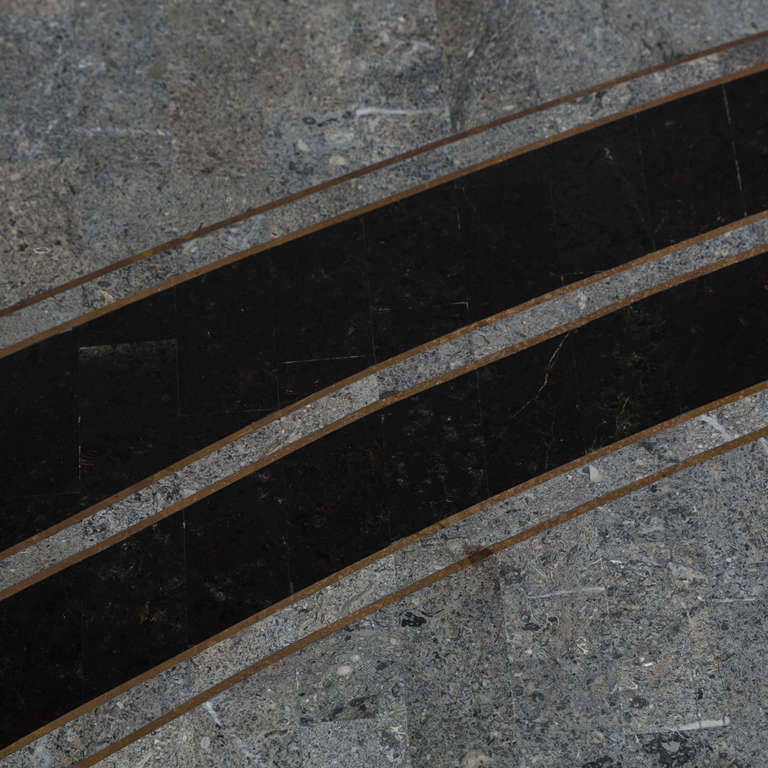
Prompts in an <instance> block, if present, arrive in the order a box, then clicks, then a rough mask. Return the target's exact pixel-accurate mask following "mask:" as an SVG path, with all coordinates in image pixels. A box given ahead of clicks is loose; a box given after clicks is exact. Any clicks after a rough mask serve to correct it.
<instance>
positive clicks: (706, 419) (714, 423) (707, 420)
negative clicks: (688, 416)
mask: <svg viewBox="0 0 768 768" xmlns="http://www.w3.org/2000/svg"><path fill="white" fill-rule="evenodd" d="M698 420H699V421H701V422H703V423H704V424H709V426H710V427H712V429H714V430H715V431H716V432H717V433H718V434H720V435H721V436H722V437H724V438H725V439H726V440H733V435H731V433H730V432H729V431H728V430H727V429H726V428H725V427H724V426H723V425H722V424H721V423H720V422H719V421H718V420H717V416H714V415H712V414H707V415H705V416H699V418H698Z"/></svg>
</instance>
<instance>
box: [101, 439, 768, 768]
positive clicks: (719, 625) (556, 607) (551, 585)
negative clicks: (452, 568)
mask: <svg viewBox="0 0 768 768" xmlns="http://www.w3.org/2000/svg"><path fill="white" fill-rule="evenodd" d="M670 445H671V444H670ZM766 491H768V453H767V452H766V450H765V447H764V446H763V445H761V444H760V443H759V442H753V443H750V444H747V445H744V446H742V447H740V448H738V449H735V450H733V451H731V452H728V453H725V454H723V455H721V456H718V457H716V458H713V459H709V460H708V461H706V462H704V463H703V464H699V465H697V466H694V467H691V468H689V469H686V470H683V471H681V472H679V473H677V474H675V475H673V476H671V477H669V478H666V479H665V480H663V481H661V482H659V483H657V484H654V485H650V486H647V487H645V488H643V489H640V490H638V491H636V492H634V493H632V494H630V495H628V496H625V497H623V498H621V499H618V500H616V501H613V502H610V503H608V504H606V505H604V506H602V507H599V508H597V509H595V510H593V511H592V512H590V513H589V514H587V515H585V516H582V517H580V518H576V519H574V520H572V521H570V522H568V523H566V524H564V525H562V526H559V527H557V528H554V529H552V530H550V531H548V532H547V533H545V534H543V535H540V536H537V537H534V538H532V539H529V540H526V541H524V542H522V543H520V544H518V545H516V546H514V547H512V548H509V549H507V550H504V551H503V552H500V553H499V554H497V555H495V556H494V557H493V558H491V559H489V560H486V561H484V562H483V563H482V564H480V565H476V566H472V567H470V568H468V569H465V570H463V571H460V572H459V573H457V574H454V575H453V576H450V577H448V578H446V579H443V580H441V581H439V582H437V583H435V584H433V585H431V586H429V587H427V588H424V589H422V590H419V591H418V592H415V593H413V594H412V595H409V596H408V597H406V598H404V599H401V600H399V601H397V602H395V603H393V604H391V605H389V606H387V607H385V608H383V609H381V610H379V611H377V612H376V613H374V614H372V615H370V616H368V617H366V618H365V619H362V620H361V621H358V622H355V623H353V624H351V625H349V626H348V627H346V628H345V629H342V630H339V631H337V632H335V633H334V634H332V635H330V636H328V637H327V638H324V639H323V640H320V641H318V642H316V643H314V644H312V645H310V646H308V647H306V648H305V649H303V650H302V651H300V652H298V653H296V654H294V655H292V656H290V657H288V658H287V659H285V660H283V661H282V662H280V663H279V665H275V666H273V667H269V668H267V669H266V670H265V671H263V672H259V673H256V674H255V675H254V676H252V677H250V678H248V679H246V680H245V681H243V682H241V683H238V684H236V685H234V686H233V687H232V688H230V689H229V690H227V691H225V692H223V693H221V694H219V695H218V696H216V697H215V698H213V699H211V700H210V701H208V702H206V703H204V704H202V705H200V706H198V707H197V708H195V709H193V710H191V711H190V712H189V713H187V714H185V715H182V716H181V717H179V718H177V719H175V720H173V721H171V722H170V723H168V724H167V725H165V726H163V727H161V728H160V729H158V730H157V731H155V732H154V733H152V734H150V735H148V736H146V737H144V738H142V739H139V740H138V741H136V742H134V743H132V744H130V745H129V746H127V747H125V748H124V749H122V750H121V751H119V752H117V753H115V754H114V755H111V756H109V757H107V758H105V759H104V760H102V761H101V762H100V763H98V765H99V766H104V768H118V766H119V767H120V768H123V767H124V766H125V767H126V768H127V766H134V765H142V766H160V765H166V764H173V765H175V763H169V762H165V761H166V760H168V755H169V754H172V752H170V751H169V750H171V749H172V748H171V746H170V745H172V744H175V745H176V747H177V749H178V750H179V751H182V750H185V749H186V751H185V752H184V754H185V756H188V757H187V760H188V762H187V763H186V765H188V766H190V767H191V768H195V767H196V766H227V765H248V764H267V765H278V764H279V765H281V766H283V765H285V766H310V765H340V766H341V765H355V766H357V765H361V764H367V763H371V764H372V765H375V766H378V765H382V766H384V765H397V766H401V765H407V766H411V767H412V768H422V767H424V768H426V767H427V766H450V767H451V768H477V766H510V767H515V768H517V767H520V768H522V767H526V768H527V767H528V766H544V765H546V766H555V765H577V766H580V767H581V768H595V767H597V768H606V767H607V768H617V767H618V766H631V767H632V768H645V767H647V768H652V767H653V766H688V767H689V768H701V767H702V766H711V767H712V768H714V767H715V766H750V768H751V767H752V766H760V765H762V762H763V758H764V756H765V754H766V749H768V737H767V736H766V731H765V729H764V728H763V727H761V726H762V723H763V722H764V717H765V716H764V713H763V711H762V706H761V704H762V701H763V700H764V696H765V690H766V684H767V683H766V680H768V678H767V677H766V674H765V671H764V666H765V665H764V664H763V663H762V662H761V658H762V649H763V646H764V643H765V640H766V634H765V632H766V630H765V624H766V622H765V605H766V599H768V592H766V591H765V582H764V580H763V583H762V585H761V586H759V587H758V588H751V589H749V590H748V591H747V592H746V593H743V594H742V595H741V597H739V598H736V597H731V598H723V597H722V594H723V592H722V587H723V583H724V578H723V574H724V572H725V571H729V570H739V569H744V568H745V569H747V570H751V571H755V570H756V569H757V570H762V571H763V573H764V572H765V569H766V565H765V564H766V562H768V549H766V543H765V541H764V540H763V538H760V539H757V540H756V539H755V538H754V537H753V535H752V531H751V530H750V526H753V527H754V528H753V530H756V529H757V528H760V527H761V525H762V520H764V516H765V514H766V512H767V511H768V506H766V504H767V502H766V499H767V498H768V496H767V495H766ZM722 530H727V531H728V532H729V534H730V535H729V536H728V539H727V540H728V547H729V550H730V553H731V554H726V553H724V552H718V553H717V555H715V556H714V557H713V556H712V548H713V546H714V547H719V546H721V540H720V539H718V538H714V539H713V538H712V536H713V534H714V535H715V536H717V533H718V532H722ZM745 553H747V554H745ZM723 554H726V556H725V558H723ZM256 680H261V686H257V684H256V683H255V682H254V681H256ZM256 691H258V692H259V694H260V695H259V694H257V693H256ZM289 712H292V713H293V718H292V719H291V720H289V719H288V717H287V715H288V713H289ZM278 715H284V716H285V718H284V719H281V720H280V726H279V727H276V728H275V730H274V731H273V732H272V733H276V734H279V739H280V740H281V743H288V744H291V745H293V744H298V749H297V750H296V751H295V752H294V753H292V754H289V753H288V752H284V753H283V762H280V763H278V762H274V763H273V762H269V759H266V760H265V762H264V763H259V762H256V761H254V762H252V763H248V762H246V761H244V759H243V758H242V757H241V756H240V755H242V754H244V753H245V749H246V745H247V743H248V741H247V740H248V737H249V736H250V737H251V742H250V743H253V740H254V737H255V736H257V735H259V734H260V733H263V728H264V726H263V723H264V720H265V719H268V718H272V720H270V722H273V720H274V719H275V718H276V717H277V716H278ZM215 737H216V738H215ZM188 745H194V749H190V748H189V746H188ZM235 745H237V748H238V749H239V750H240V752H239V753H236V750H235V748H234V747H235ZM216 747H218V749H217V748H216ZM235 754H236V755H237V756H236V757H235V759H233V758H232V755H235Z"/></svg>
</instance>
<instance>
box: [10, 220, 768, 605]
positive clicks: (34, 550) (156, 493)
mask: <svg viewBox="0 0 768 768" xmlns="http://www.w3.org/2000/svg"><path fill="white" fill-rule="evenodd" d="M764 244H768V218H764V219H758V220H757V221H752V222H751V223H749V224H746V225H744V226H742V227H740V228H738V229H735V230H732V231H729V232H725V233H723V234H720V235H717V236H715V237H713V238H710V239H708V240H704V241H703V242H698V243H695V244H694V245H689V246H686V247H683V248H681V249H680V250H673V251H672V252H670V253H667V254H665V255H664V256H661V257H660V258H658V259H655V260H653V261H650V262H647V263H644V264H640V265H636V266H634V267H632V268H630V269H627V270H625V271H623V272H619V273H618V274H614V275H610V276H608V277H606V278H603V279H601V280H598V281H596V282H594V283H591V284H589V285H586V286H582V287H580V288H574V290H571V291H569V292H567V293H565V294H563V295H561V296H558V297H555V298H553V299H550V300H548V301H546V302H543V303H541V304H538V305H536V306H534V307H531V308H529V309H526V310H524V311H522V312H518V313H516V314H513V315H510V316H508V317H502V318H501V319H498V320H496V321H494V322H492V323H490V324H488V325H485V326H483V327H481V328H479V329H475V330H471V331H468V332H466V333H464V334H461V335H459V336H457V337H455V338H452V339H450V340H448V341H445V342H443V343H441V344H439V345H436V346H432V347H430V348H429V349H426V350H422V351H420V352H416V353H414V354H412V355H410V356H408V357H406V358H405V359H403V360H400V361H398V362H395V363H393V364H391V365H388V366H385V367H383V368H381V369H380V370H378V371H377V372H375V373H373V374H370V375H369V376H366V377H364V378H362V379H360V380H358V381H355V382H352V383H351V384H347V385H346V386H344V387H343V388H342V389H340V390H338V391H335V392H331V393H329V394H327V395H325V396H323V397H322V398H319V399H317V400H315V401H313V402H311V403H308V404H305V405H304V406H302V407H300V408H298V409H297V410H295V411H293V412H291V413H289V414H286V415H284V416H282V417H281V418H280V419H279V420H277V421H273V422H270V423H267V424H266V425H264V426H262V427H260V428H258V429H256V430H255V431H253V432H252V433H251V434H249V435H246V436H244V437H242V438H240V439H238V440H236V441H234V442H231V443H229V444H228V445H226V446H224V447H222V448H219V449H217V450H216V451H214V452H212V453H210V454H208V455H207V456H204V457H202V458H200V459H198V460H196V461H194V462H192V463H190V464H188V465H187V466H185V467H182V468H181V469H179V470H177V471H175V472H173V473H172V474H170V475H168V476H166V477H164V478H161V479H160V480H157V481H155V482H154V483H152V485H151V486H149V487H148V488H147V489H143V490H142V491H139V492H137V493H135V494H133V495H132V496H129V497H127V498H126V499H121V500H119V501H116V502H114V503H112V504H110V505H109V506H107V507H105V508H104V509H102V510H99V511H98V512H95V513H93V514H92V515H91V516H89V517H88V518H86V519H85V520H83V521H81V522H79V523H75V524H74V525H71V526H68V527H66V528H64V529H62V530H61V531H58V532H57V533H54V534H53V535H52V536H48V537H46V538H44V539H42V540H41V541H39V542H36V543H34V544H32V545H31V546H29V547H26V548H24V549H22V550H20V551H19V552H17V553H16V554H14V555H12V556H11V557H9V558H4V559H2V560H0V590H3V589H8V588H9V587H12V586H13V585H14V584H17V583H19V582H21V581H23V580H24V579H26V578H29V577H31V576H32V575H33V574H35V573H36V572H38V571H40V570H43V569H44V568H48V567H52V566H54V565H55V564H56V563H57V562H60V561H61V560H64V559H65V558H67V557H69V556H71V555H73V554H75V553H77V552H81V551H83V550H84V549H86V548H87V547H89V546H93V545H94V544H96V543H97V542H99V541H103V540H104V539H107V538H109V537H110V536H112V535H114V534H116V533H119V532H120V531H122V530H125V529H127V528H129V527H130V526H131V525H134V524H136V523H137V522H139V521H140V520H141V519H144V518H147V517H150V516H152V515H155V514H157V513H159V512H161V511H162V510H163V509H165V508H167V507H169V506H171V505H172V504H174V503H176V502H179V501H181V500H182V499H185V498H187V497H189V496H191V495H193V494H194V493H197V492H199V491H202V490H204V489H205V488H206V487H208V486H210V485H212V484H213V483H215V482H217V481H219V480H221V479H223V478H226V477H228V476H229V475H232V474H234V473H236V472H238V471H240V470H241V469H243V468H245V467H246V466H248V465H250V464H253V463H255V462H257V461H259V460H260V459H263V458H265V457H267V456H269V455H270V454H272V453H274V452H277V451H279V450H281V449H282V448H284V447H286V446H288V445H291V444H293V443H295V442H297V441H298V440H301V439H303V438H306V437H308V436H311V435H312V434H314V433H316V432H317V431H318V430H321V429H323V428H324V427H326V426H327V425H330V424H333V423H335V422H337V421H339V420H341V419H344V418H345V417H347V416H349V415H352V414H354V413H356V412H358V411H360V410H362V409H364V408H366V407H368V406H370V405H372V404H375V403H376V402H377V401H379V400H381V399H384V398H386V397H388V396H390V395H392V394H396V393H398V392H402V391H404V390H407V389H410V388H411V387H415V386H418V385H420V384H424V383H428V382H429V381H430V380H434V379H436V378H437V377H439V376H441V375H444V374H447V373H450V372H452V371H456V370H458V369H460V368H461V367H462V366H466V365H468V364H470V363H472V362H473V361H482V360H483V359H488V358H489V357H490V356H492V355H495V354H500V353H503V352H504V351H505V350H508V349H510V348H511V347H513V346H514V345H516V344H519V343H521V342H523V341H525V340H528V339H532V338H535V337H536V336H538V335H540V334H541V333H543V332H546V331H549V330H551V329H553V328H556V327H558V326H560V325H562V324H564V323H567V322H570V321H572V320H575V319H578V318H579V317H584V316H585V315H588V314H590V313H592V312H594V311H596V310H598V309H600V308H603V307H608V306H609V305H611V304H613V303H615V302H616V301H619V300H622V299H625V298H627V297H629V296H632V295H635V294H637V293H639V292H640V291H643V290H645V289H647V288H649V287H652V286H654V285H658V284H660V283H662V282H665V281H667V280H670V279H672V278H674V277H678V276H681V275H685V274H686V273H689V272H691V271H692V270H694V269H698V268H700V267H703V266H706V265H710V264H715V263H717V262H719V261H721V260H723V259H726V258H729V257H731V256H735V255H737V254H739V253H742V252H744V251H746V250H748V249H750V248H754V247H756V246H758V245H764ZM12 317H13V316H12ZM11 319H12V318H11ZM95 349H96V350H97V348H95ZM92 353H93V354H96V353H97V351H93V352H92ZM142 505H143V506H142Z"/></svg>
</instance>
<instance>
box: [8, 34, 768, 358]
mask: <svg viewBox="0 0 768 768" xmlns="http://www.w3.org/2000/svg"><path fill="white" fill-rule="evenodd" d="M767 50H768V46H767V45H766V44H765V42H764V41H762V40H758V41H754V42H751V43H745V44H742V45H741V46H739V47H738V48H736V49H733V50H727V51H723V52H720V53H715V54H711V55H709V56H705V57H702V58H700V59H696V60H694V61H690V62H686V63H684V64H679V65H676V66H674V67H672V68H670V69H666V70H662V71H660V72H655V73H653V74H651V75H646V76H643V77H639V78H637V79H634V80H632V81H630V82H628V83H622V84H620V85H616V86H613V87H611V88H608V89H606V90H604V91H600V92H599V93H596V94H591V95H589V96H586V97H581V98H577V99H575V100H572V101H569V102H567V103H564V104H560V105H558V106H555V107H551V108H549V109H546V110H544V111H542V112H537V113H534V114H532V115H528V116H526V117H524V118H521V119H518V120H513V121H512V122H509V123H506V124H503V125H501V126H497V127H496V128H493V129H489V130H487V131H484V132H482V133H480V134H477V135H474V136H471V137H468V138H464V139H461V140H459V141H456V142H454V143H451V144H448V145H446V146H442V147H439V148H437V149H434V150H431V151H429V152H427V153H424V154H421V155H417V156H416V157H412V158H409V159H407V160H403V161H401V162H399V163H397V164H395V165H392V166H388V167H387V168H383V169H380V170H378V171H375V172H373V173H370V174H367V175H365V176H363V177H361V178H357V179H352V180H348V181H345V182H342V183H341V184H339V185H337V186H334V187H331V188H330V189H326V190H322V191H320V192H317V193H315V194H312V195H310V196H309V197H307V198H303V199H301V200H297V201H293V202H291V203H288V204H286V205H283V206H281V207H279V208H277V209H274V210H271V211H268V212H266V213H264V214H262V215H259V216H256V217H254V218H251V219H247V220H245V221H241V222H238V223H237V224H234V225H231V226H230V227H227V228H225V229H222V230H217V231H215V232H212V233H210V234H208V235H205V236H204V237H202V238H198V239H196V240H194V241H191V242H189V243H185V244H183V245H181V246H177V247H175V248H172V249H170V250H167V251H163V252H161V253H159V254H156V255H154V256H152V257H150V258H148V259H144V260H142V261H139V262H137V263H134V264H130V265H128V266H126V267H123V268H121V269H119V270H117V271H115V272H111V273H109V274H107V275H104V276H102V277H99V278H96V279H95V280H92V281H90V282H88V283H85V284H84V285H81V286H77V287H75V288H72V289H70V290H68V291H65V292H63V293H61V294H57V295H55V296H52V297H50V298H48V299H45V300H43V301H41V302H37V303H35V304H33V305H31V306H29V307H24V308H22V309H19V310H17V311H16V312H14V313H12V314H11V315H8V316H6V317H2V318H0V348H3V347H7V346H10V345H12V344H15V343H18V342H22V341H23V340H24V339H28V338H30V337H32V336H34V335H36V334H39V333H43V332H45V331H47V330H50V329H51V328H54V327H56V326H58V325H61V324H63V323H65V322H68V321H70V320H74V319H75V318H77V317H79V316H81V315H83V314H86V313H87V312H90V311H93V310H94V309H98V308H100V307H103V306H105V305H108V304H111V303H113V302H114V301H116V300H118V299H121V298H125V297H128V296H131V295H133V294H135V293H137V292H139V291H141V290H142V289H146V288H149V287H151V286H153V285H156V284H158V283H160V282H162V281H165V280H169V279H171V278H175V277H179V276H181V275H184V274H185V273H188V272H191V271H192V270H194V269H196V268H198V267H201V266H204V265H206V264H211V263H213V262H215V261H218V260H220V259H222V258H224V257H226V256H228V255H230V254H232V253H236V252H239V251H242V250H246V249H249V248H253V247H256V246H258V245H261V244H264V243H267V242H269V241H270V240H272V239H274V238H277V237H281V236H283V235H287V234H290V233H292V232H296V231H297V230H299V229H302V228H304V227H307V226H311V225H313V224H317V223H320V222H322V221H324V220H326V219H328V218H330V217H332V216H336V215H340V214H343V213H346V212H348V211H352V210H354V209H356V208H358V207H360V206H362V205H367V204H369V203H374V202H377V201H379V200H382V199H384V198H386V197H388V196H389V195H393V194H396V193H400V192H403V191H404V190H407V189H409V188H412V187H413V186H415V185H416V184H419V183H422V182H425V181H430V180H433V179H436V178H439V177H441V176H443V175H445V174H447V173H450V172H452V171H455V170H457V169H462V168H467V167H469V166H471V165H473V164H475V163H479V162H484V161H487V160H489V159H491V158H493V157H496V156H498V155H500V154H504V153H507V152H511V151H514V150H516V149H521V148H523V147H526V146H528V145H530V144H532V143H534V142H537V141H541V140H544V139H548V138H551V137H553V136H556V135H557V134H559V133H562V132H563V131H566V130H570V129H573V128H578V127H580V126H587V125H589V124H590V123H593V122H594V121H595V120H599V119H601V118H603V117H608V116H611V115H615V114H617V113H619V112H622V111H624V110H626V109H630V108H632V107H637V106H641V105H643V104H646V103H648V102H651V101H653V100H655V99H658V98H661V97H664V96H668V95H670V94H673V93H676V92H679V91H681V90H684V89H686V88H690V87H693V86H696V85H699V84H702V83H706V82H708V81H710V80H712V79H715V78H717V77H720V76H723V75H727V74H730V73H733V72H738V71H740V70H742V69H745V68H747V67H749V66H753V65H756V64H760V63H763V62H765V61H766V60H767V57H768V53H767ZM586 82H588V83H594V82H595V81H593V80H587V81H586ZM582 86H583V83H582ZM513 106H514V105H513ZM367 109H368V111H365V112H361V110H358V112H361V114H359V115H358V118H357V119H358V120H364V121H368V123H373V122H375V121H376V120H377V119H381V118H384V117H386V118H391V117H392V115H390V114H389V113H388V112H387V111H386V110H385V111H384V112H383V113H379V112H377V111H376V109H375V108H373V107H369V108H367ZM446 109H447V108H444V107H440V108H439V109H438V110H437V112H436V114H441V113H444V112H446ZM429 114H432V113H431V112H430V113H429ZM495 116H498V115H495ZM399 117H402V116H399ZM405 117H408V113H407V112H406V114H405ZM307 120H309V121H311V122H310V123H307V122H306V121H307ZM447 120H448V117H447V113H446V114H445V115H444V124H443V125H442V130H437V131H436V132H435V133H433V134H431V136H430V138H434V137H435V136H439V135H447V134H448V133H450V130H449V126H448V123H447ZM318 121H319V122H320V123H322V124H325V125H326V131H328V130H331V128H333V130H336V131H341V133H340V134H339V135H340V136H341V135H343V133H344V130H346V129H345V128H344V125H343V124H344V122H345V120H344V117H343V114H342V115H340V116H339V115H337V116H335V117H334V116H333V115H331V116H329V115H320V116H316V117H312V116H307V115H305V116H304V122H302V125H304V126H305V127H306V126H307V125H308V124H310V125H316V124H317V123H318ZM279 130H280V131H281V134H280V135H281V136H282V130H284V129H283V128H280V129H279ZM389 130H390V131H392V130H393V128H392V127H391V126H390V128H389ZM299 141H301V142H303V144H300V143H299ZM307 141H309V139H307ZM307 141H305V140H304V139H303V138H301V137H298V138H296V141H295V144H296V146H309V145H308V144H307ZM395 147H398V148H399V149H400V150H402V149H403V148H405V147H403V146H400V145H399V144H398V143H395V144H393V145H392V148H393V149H394V148H395ZM299 154H301V151H299ZM383 156H386V153H385V154H384V155H383ZM332 157H339V155H338V153H337V154H335V155H332ZM290 163H291V164H292V166H293V167H296V159H293V160H291V161H290ZM313 167H314V166H313ZM338 167H339V168H343V167H344V166H338ZM334 175H337V174H334ZM304 186H306V184H305V185H304ZM291 191H294V190H291ZM244 207H245V206H244ZM97 239H98V238H97Z"/></svg>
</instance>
